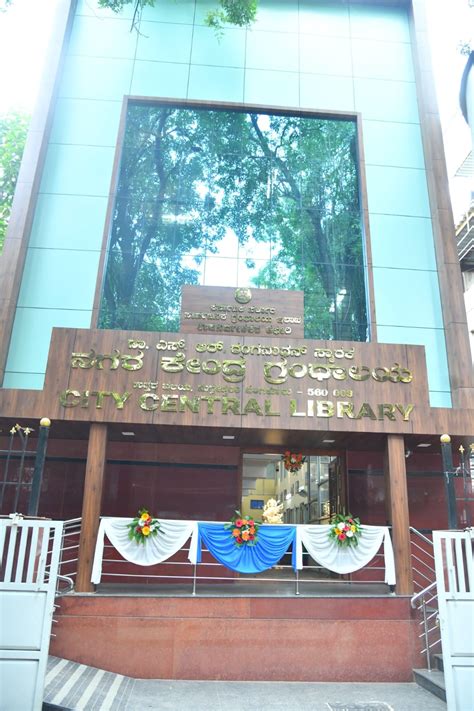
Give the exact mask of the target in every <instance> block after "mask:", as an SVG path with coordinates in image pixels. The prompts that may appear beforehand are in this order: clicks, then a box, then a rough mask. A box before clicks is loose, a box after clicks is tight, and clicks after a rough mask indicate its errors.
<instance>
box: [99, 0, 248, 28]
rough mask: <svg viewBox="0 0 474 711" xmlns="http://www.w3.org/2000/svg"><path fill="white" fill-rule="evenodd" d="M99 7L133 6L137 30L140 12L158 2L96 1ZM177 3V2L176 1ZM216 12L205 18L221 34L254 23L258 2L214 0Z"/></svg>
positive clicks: (148, 0)
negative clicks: (225, 27)
mask: <svg viewBox="0 0 474 711" xmlns="http://www.w3.org/2000/svg"><path fill="white" fill-rule="evenodd" d="M98 2H99V6H100V7H103V8H108V9H109V10H112V11H113V12H117V13H119V12H121V11H122V10H123V8H124V7H125V5H131V4H133V5H134V12H133V20H132V29H133V28H135V29H137V28H138V23H139V21H140V16H141V13H142V10H143V8H144V7H146V6H147V5H148V6H149V7H154V6H155V4H156V2H160V0H98ZM177 2H179V0H177ZM216 3H217V5H218V6H219V7H218V9H217V10H210V11H209V13H208V14H207V17H206V24H207V25H208V27H213V28H214V29H215V30H216V31H217V32H218V34H221V33H222V31H223V27H224V25H226V24H229V25H237V26H238V27H246V26H247V25H250V24H251V23H252V22H254V20H255V17H256V14H257V3H258V0H216Z"/></svg>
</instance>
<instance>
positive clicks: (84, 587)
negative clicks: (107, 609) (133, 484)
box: [76, 424, 107, 592]
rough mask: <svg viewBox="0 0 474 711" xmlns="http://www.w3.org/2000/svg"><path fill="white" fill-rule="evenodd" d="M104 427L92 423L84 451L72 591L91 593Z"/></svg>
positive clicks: (105, 434)
mask: <svg viewBox="0 0 474 711" xmlns="http://www.w3.org/2000/svg"><path fill="white" fill-rule="evenodd" d="M106 449H107V425H103V424H92V425H91V426H90V432H89V446H88V449H87V464H86V478H85V481H84V498H83V501H82V527H81V537H80V540H79V562H78V566H77V578H76V592H93V590H94V586H93V584H92V583H91V574H92V564H93V562H94V551H95V544H96V540H97V531H98V529H99V520H100V507H101V502H102V489H103V484H104V472H105V456H106Z"/></svg>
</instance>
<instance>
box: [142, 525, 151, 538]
mask: <svg viewBox="0 0 474 711" xmlns="http://www.w3.org/2000/svg"><path fill="white" fill-rule="evenodd" d="M142 533H143V535H144V536H149V535H150V526H143V528H142Z"/></svg>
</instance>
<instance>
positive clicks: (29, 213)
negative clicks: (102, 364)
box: [0, 0, 76, 384]
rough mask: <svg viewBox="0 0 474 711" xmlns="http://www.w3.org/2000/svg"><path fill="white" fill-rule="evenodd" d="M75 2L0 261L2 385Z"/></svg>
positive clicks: (56, 32) (66, 1)
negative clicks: (61, 66)
mask: <svg viewBox="0 0 474 711" xmlns="http://www.w3.org/2000/svg"><path fill="white" fill-rule="evenodd" d="M75 5H76V2H75V0H61V2H60V3H58V7H57V10H56V15H55V17H54V27H53V31H52V34H51V41H50V43H49V51H48V56H47V59H46V62H45V68H44V70H43V78H42V81H41V86H40V91H39V92H38V97H39V98H38V100H37V103H36V106H35V110H34V113H33V116H32V118H31V122H30V126H29V129H28V137H27V140H26V145H25V150H24V151H23V158H22V161H21V168H20V172H19V175H18V180H17V184H16V190H15V197H14V200H13V205H12V210H11V215H10V221H9V225H8V230H7V234H6V238H5V244H4V247H3V253H2V256H1V259H0V284H1V285H2V292H1V295H0V331H1V333H2V339H1V340H0V384H1V383H2V382H3V376H4V373H5V365H6V361H7V355H8V348H9V346H10V339H11V332H12V328H13V320H14V318H15V310H16V304H17V300H18V294H19V292H20V285H21V280H22V277H23V268H24V266H25V259H26V251H27V248H28V241H29V238H30V230H31V225H32V222H33V215H34V210H35V206H36V198H37V195H38V190H39V185H40V181H41V175H42V171H43V164H44V160H45V157H46V149H47V146H48V138H49V133H50V127H51V123H52V107H53V105H54V98H55V95H56V91H57V84H58V76H59V71H58V70H59V67H60V64H61V60H62V54H63V51H64V41H65V38H66V37H68V35H69V32H70V29H71V26H72V21H73V17H74V8H75Z"/></svg>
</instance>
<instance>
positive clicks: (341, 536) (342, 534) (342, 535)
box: [338, 531, 346, 541]
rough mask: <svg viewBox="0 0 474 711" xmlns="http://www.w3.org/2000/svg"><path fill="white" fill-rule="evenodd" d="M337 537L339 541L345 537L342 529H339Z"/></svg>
mask: <svg viewBox="0 0 474 711" xmlns="http://www.w3.org/2000/svg"><path fill="white" fill-rule="evenodd" d="M338 538H339V540H340V541H343V540H344V539H345V538H346V534H345V533H344V532H343V531H341V532H340V534H339V535H338Z"/></svg>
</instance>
